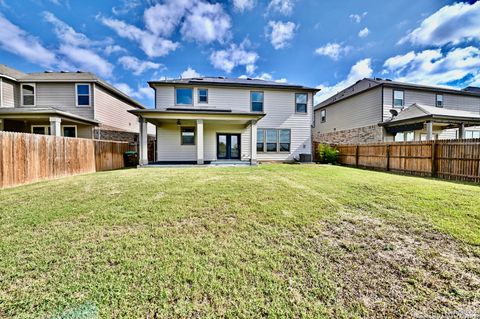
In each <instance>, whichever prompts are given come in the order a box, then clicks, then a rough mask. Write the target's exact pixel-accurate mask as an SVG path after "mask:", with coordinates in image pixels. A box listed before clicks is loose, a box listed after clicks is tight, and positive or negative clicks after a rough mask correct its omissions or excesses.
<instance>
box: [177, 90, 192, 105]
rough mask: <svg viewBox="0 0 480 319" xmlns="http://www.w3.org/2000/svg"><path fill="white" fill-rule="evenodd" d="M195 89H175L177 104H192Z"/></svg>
mask: <svg viewBox="0 0 480 319" xmlns="http://www.w3.org/2000/svg"><path fill="white" fill-rule="evenodd" d="M192 96H193V90H192V89H189V88H176V89H175V104H177V105H192V101H193V97H192Z"/></svg>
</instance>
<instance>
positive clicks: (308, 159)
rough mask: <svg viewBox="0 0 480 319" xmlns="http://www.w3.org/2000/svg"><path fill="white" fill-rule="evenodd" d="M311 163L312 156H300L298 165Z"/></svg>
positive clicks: (303, 154)
mask: <svg viewBox="0 0 480 319" xmlns="http://www.w3.org/2000/svg"><path fill="white" fill-rule="evenodd" d="M311 161H312V154H305V153H302V154H300V163H310V162H311Z"/></svg>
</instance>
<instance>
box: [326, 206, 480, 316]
mask: <svg viewBox="0 0 480 319" xmlns="http://www.w3.org/2000/svg"><path fill="white" fill-rule="evenodd" d="M340 216H341V218H340V219H339V220H337V221H331V222H328V223H325V224H324V225H323V227H322V229H323V230H322V235H323V236H321V237H323V238H322V239H321V241H322V242H321V243H319V249H321V250H322V251H323V253H326V254H327V256H326V257H327V258H326V259H327V260H329V261H330V262H331V267H332V270H333V272H334V274H335V276H338V281H337V282H338V283H339V286H338V288H337V302H338V303H340V304H344V305H346V306H349V307H353V308H355V309H357V310H359V311H360V312H363V313H364V315H365V316H366V317H370V318H386V317H410V318H438V317H442V318H444V317H448V318H472V317H474V318H477V317H480V253H479V248H478V247H475V246H471V245H467V244H463V243H460V242H458V241H456V240H454V239H452V238H451V237H449V236H446V235H443V234H440V233H436V232H432V231H431V230H425V229H422V226H419V227H408V228H407V227H405V228H399V227H398V225H396V226H393V225H389V224H387V223H386V222H385V221H382V220H380V219H376V218H372V217H367V216H359V215H358V214H349V213H341V214H340ZM325 244H326V245H325ZM325 246H326V247H327V249H325ZM322 247H323V248H322Z"/></svg>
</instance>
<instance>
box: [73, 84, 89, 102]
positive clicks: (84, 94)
mask: <svg viewBox="0 0 480 319" xmlns="http://www.w3.org/2000/svg"><path fill="white" fill-rule="evenodd" d="M75 87H76V95H77V97H76V98H77V106H90V100H91V98H90V84H88V83H87V84H84V83H77V84H76V85H75Z"/></svg>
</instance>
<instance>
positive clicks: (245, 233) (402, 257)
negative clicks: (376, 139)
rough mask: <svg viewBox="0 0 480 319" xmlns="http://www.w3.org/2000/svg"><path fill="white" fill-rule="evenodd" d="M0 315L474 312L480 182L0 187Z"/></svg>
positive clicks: (236, 181) (258, 177) (118, 177)
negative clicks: (472, 183)
mask: <svg viewBox="0 0 480 319" xmlns="http://www.w3.org/2000/svg"><path fill="white" fill-rule="evenodd" d="M0 207H1V208H0V317H19V318H30V317H35V318H36V317H41V318H44V317H47V318H48V317H53V318H120V317H121V318H169V317H175V318H187V317H195V318H200V317H201V318H213V317H228V318H260V317H269V318H286V317H290V318H298V317H306V318H323V317H324V318H331V317H345V318H355V317H358V318H361V317H362V318H363V317H378V318H385V317H400V316H405V317H418V318H420V317H425V316H427V315H428V316H439V315H449V316H450V317H460V318H461V317H466V316H467V315H469V314H472V313H474V314H476V315H480V310H479V309H480V187H478V186H475V185H465V184H459V183H451V182H445V181H439V180H432V179H422V178H415V177H406V176H399V175H393V174H385V173H379V172H372V171H364V170H356V169H351V168H345V167H336V166H323V165H261V166H259V167H229V168H227V167H225V168H178V169H169V168H159V169H154V168H151V169H131V170H121V171H112V172H104V173H96V174H88V175H83V176H77V177H70V178H64V179H60V180H55V181H48V182H41V183H36V184H32V185H27V186H21V187H17V188H12V189H6V190H1V191H0Z"/></svg>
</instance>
